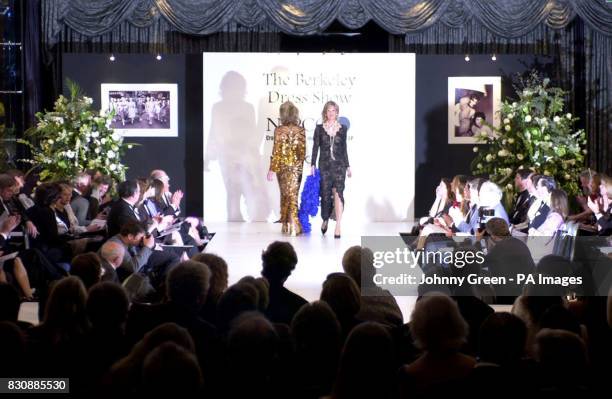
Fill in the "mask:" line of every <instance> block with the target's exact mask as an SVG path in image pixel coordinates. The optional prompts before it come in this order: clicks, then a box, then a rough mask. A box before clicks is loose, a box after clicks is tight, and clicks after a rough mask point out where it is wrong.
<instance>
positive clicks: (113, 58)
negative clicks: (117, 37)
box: [108, 54, 115, 62]
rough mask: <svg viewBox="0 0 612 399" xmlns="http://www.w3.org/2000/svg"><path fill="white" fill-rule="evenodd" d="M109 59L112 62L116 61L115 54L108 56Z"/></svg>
mask: <svg viewBox="0 0 612 399" xmlns="http://www.w3.org/2000/svg"><path fill="white" fill-rule="evenodd" d="M108 59H109V60H111V62H113V61H115V55H114V54H111V56H110V57H108Z"/></svg>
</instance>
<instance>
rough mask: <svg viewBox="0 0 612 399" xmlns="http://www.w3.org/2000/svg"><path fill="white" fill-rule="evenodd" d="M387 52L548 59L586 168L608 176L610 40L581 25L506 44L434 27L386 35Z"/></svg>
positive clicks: (481, 32)
mask: <svg viewBox="0 0 612 399" xmlns="http://www.w3.org/2000/svg"><path fill="white" fill-rule="evenodd" d="M389 51H391V52H414V53H417V54H472V55H474V54H490V55H493V54H496V55H497V56H500V57H503V55H504V54H534V55H542V56H549V57H553V58H554V60H555V62H554V67H553V68H552V69H548V70H546V71H544V72H545V73H546V74H547V76H549V77H550V78H551V79H552V80H553V81H554V82H556V83H557V84H559V85H560V86H561V87H562V88H564V89H565V90H566V91H567V92H568V98H567V101H568V106H569V110H570V112H572V113H573V114H575V115H578V116H580V118H581V120H580V122H579V124H578V126H579V127H581V128H584V129H585V130H586V131H587V134H588V148H587V150H588V155H587V166H589V167H590V168H592V169H593V170H597V171H602V172H605V173H607V174H610V173H612V139H611V137H610V136H611V132H612V118H611V111H612V109H611V106H610V100H612V87H611V86H610V83H612V82H610V77H611V76H612V62H611V61H610V60H612V38H610V37H607V36H604V35H602V34H601V33H599V32H598V31H596V30H593V29H591V28H589V27H588V26H587V25H586V24H585V23H584V22H583V21H582V20H580V19H575V20H573V22H571V23H570V24H568V25H567V26H566V27H565V28H563V29H553V28H550V27H548V26H547V25H544V24H542V25H539V26H538V27H536V28H535V29H534V30H532V31H531V32H529V33H528V34H526V35H524V36H521V37H519V38H512V39H504V38H499V37H497V36H495V35H493V34H492V33H491V32H490V31H489V30H488V29H486V28H485V27H484V26H482V25H481V24H479V23H478V22H477V21H474V20H472V21H470V22H469V23H468V24H466V25H464V26H461V27H459V28H449V27H447V26H445V25H443V24H437V25H434V26H433V27H431V28H429V29H427V30H425V31H423V32H419V33H414V34H408V35H401V36H400V35H390V37H389ZM532 67H536V68H538V69H540V66H536V65H532Z"/></svg>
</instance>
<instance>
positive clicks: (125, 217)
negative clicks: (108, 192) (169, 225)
mask: <svg viewBox="0 0 612 399" xmlns="http://www.w3.org/2000/svg"><path fill="white" fill-rule="evenodd" d="M117 194H118V195H119V199H118V200H117V201H115V203H114V204H113V205H112V206H111V210H110V212H109V214H108V218H107V226H108V234H109V236H111V237H112V236H114V235H117V234H119V232H120V231H121V226H123V225H124V224H126V223H127V222H130V221H132V222H137V223H142V222H144V221H145V217H144V215H141V214H140V211H139V210H138V208H137V207H136V204H137V203H138V201H139V200H140V187H139V186H138V183H137V182H136V180H126V181H124V182H121V183H120V184H119V186H118V187H117ZM160 222H161V218H152V219H150V221H149V222H148V223H149V224H148V225H147V226H146V230H147V231H148V232H149V233H152V232H153V231H154V230H156V229H160V230H161V229H162V227H164V226H160Z"/></svg>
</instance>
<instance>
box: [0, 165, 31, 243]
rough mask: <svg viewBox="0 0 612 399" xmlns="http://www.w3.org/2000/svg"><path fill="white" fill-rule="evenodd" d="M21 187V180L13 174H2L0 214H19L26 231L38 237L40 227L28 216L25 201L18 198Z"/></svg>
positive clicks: (0, 182)
mask: <svg viewBox="0 0 612 399" xmlns="http://www.w3.org/2000/svg"><path fill="white" fill-rule="evenodd" d="M19 189H20V187H19V182H18V180H17V179H15V178H14V177H13V176H11V175H8V174H1V175H0V216H5V217H6V216H8V215H19V216H20V217H21V225H22V226H23V227H24V229H25V231H26V233H27V234H28V235H30V236H31V237H32V238H36V236H38V229H37V228H36V226H35V225H34V223H33V222H32V221H31V220H30V218H29V217H28V215H27V212H26V208H25V207H24V205H23V203H22V202H21V201H20V200H19V199H18V195H19Z"/></svg>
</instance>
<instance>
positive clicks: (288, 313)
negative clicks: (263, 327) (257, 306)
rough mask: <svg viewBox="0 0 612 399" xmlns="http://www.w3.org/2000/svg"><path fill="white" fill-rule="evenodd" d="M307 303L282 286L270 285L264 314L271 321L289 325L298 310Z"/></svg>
mask: <svg viewBox="0 0 612 399" xmlns="http://www.w3.org/2000/svg"><path fill="white" fill-rule="evenodd" d="M306 303H308V301H306V300H305V299H304V298H302V297H301V296H299V295H297V294H294V293H293V292H291V291H289V290H288V289H287V288H285V287H283V286H276V287H275V286H272V285H271V286H270V303H269V304H268V309H266V316H267V317H268V319H270V321H271V322H273V323H285V324H287V325H291V320H293V316H295V314H296V313H297V311H298V310H300V308H301V307H302V306H303V305H304V304H306Z"/></svg>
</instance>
